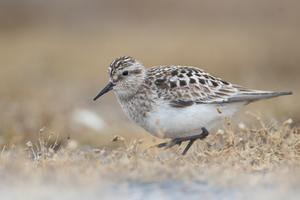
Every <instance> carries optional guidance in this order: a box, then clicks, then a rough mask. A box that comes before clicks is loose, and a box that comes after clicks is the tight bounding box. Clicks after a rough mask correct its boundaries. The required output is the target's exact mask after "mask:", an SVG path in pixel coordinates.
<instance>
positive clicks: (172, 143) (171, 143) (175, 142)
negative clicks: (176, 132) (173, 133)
mask: <svg viewBox="0 0 300 200" xmlns="http://www.w3.org/2000/svg"><path fill="white" fill-rule="evenodd" d="M201 130H202V133H201V134H199V135H193V136H187V137H181V138H174V139H172V140H171V141H169V142H164V143H160V144H158V145H157V147H159V148H162V147H165V148H166V149H168V148H171V147H173V146H175V145H178V146H180V145H181V143H182V142H186V141H189V143H188V145H187V146H186V147H185V149H184V150H183V152H182V155H185V154H186V153H187V152H188V150H189V149H190V147H191V146H192V145H193V143H194V142H195V141H196V140H197V139H200V140H203V139H205V138H206V137H207V136H208V135H209V132H208V131H207V129H206V128H204V127H203V128H201Z"/></svg>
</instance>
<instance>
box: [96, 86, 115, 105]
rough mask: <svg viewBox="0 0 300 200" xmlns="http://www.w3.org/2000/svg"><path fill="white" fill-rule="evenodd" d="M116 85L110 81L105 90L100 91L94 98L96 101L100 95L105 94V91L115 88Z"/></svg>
mask: <svg viewBox="0 0 300 200" xmlns="http://www.w3.org/2000/svg"><path fill="white" fill-rule="evenodd" d="M114 86H115V84H113V83H112V82H109V83H108V84H107V85H106V86H105V88H103V90H101V92H99V94H98V95H97V96H96V97H95V98H94V99H93V100H94V101H96V100H97V99H98V98H99V97H101V96H102V95H104V94H105V93H107V92H109V91H110V90H112V89H113V87H114Z"/></svg>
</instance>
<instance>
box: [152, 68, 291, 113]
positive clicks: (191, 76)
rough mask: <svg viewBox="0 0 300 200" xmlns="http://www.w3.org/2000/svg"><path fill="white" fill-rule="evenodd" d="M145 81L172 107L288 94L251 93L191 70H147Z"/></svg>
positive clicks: (199, 71) (193, 69)
mask: <svg viewBox="0 0 300 200" xmlns="http://www.w3.org/2000/svg"><path fill="white" fill-rule="evenodd" d="M147 77H148V81H150V82H151V83H153V84H151V85H152V88H153V87H154V88H153V89H154V90H155V91H157V93H158V97H159V98H161V99H163V100H165V101H169V104H170V105H171V106H173V107H187V106H190V105H192V104H194V103H197V104H220V103H232V102H245V103H249V102H252V101H256V100H260V99H265V98H272V97H276V96H281V95H288V94H291V93H290V92H269V91H260V90H251V89H247V88H244V87H242V86H239V85H234V84H231V83H229V82H226V81H223V80H222V79H220V78H216V77H214V76H212V75H210V74H208V73H206V72H204V71H203V70H201V69H199V68H195V67H178V66H169V67H155V68H151V69H149V71H148V76H147Z"/></svg>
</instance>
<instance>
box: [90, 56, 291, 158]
mask: <svg viewBox="0 0 300 200" xmlns="http://www.w3.org/2000/svg"><path fill="white" fill-rule="evenodd" d="M108 74H109V81H108V84H107V85H106V86H105V87H104V88H103V89H102V90H101V91H100V92H99V93H98V95H97V96H96V97H95V98H94V99H93V100H94V101H96V100H97V99H98V98H99V97H101V96H102V95H104V94H106V93H107V92H109V91H111V90H112V91H113V92H114V94H115V96H116V97H117V100H118V102H119V104H120V105H121V107H122V109H123V111H124V113H125V114H126V115H127V117H128V118H129V119H130V120H132V121H133V122H134V123H136V124H137V125H139V126H140V127H142V128H144V129H145V130H146V131H148V132H149V133H150V134H152V135H153V136H155V137H158V138H162V139H169V141H168V142H163V143H160V144H158V145H157V147H159V148H163V147H164V148H166V149H167V148H171V147H173V146H175V145H178V146H180V145H181V144H182V143H183V142H187V145H186V147H185V148H184V150H183V152H182V155H185V154H186V153H187V152H188V150H189V149H190V147H191V146H192V145H193V143H194V142H195V141H196V140H198V139H199V140H203V139H205V138H206V137H207V136H208V135H209V130H211V129H213V128H215V127H216V126H218V124H220V122H222V119H224V118H228V117H232V116H233V115H234V114H235V113H236V112H237V111H238V110H240V109H241V108H242V107H243V106H245V105H247V104H249V103H251V102H254V101H258V100H262V99H268V98H273V97H278V96H282V95H291V94H292V92H273V91H262V90H253V89H248V88H246V87H243V86H240V85H237V84H233V83H230V82H228V81H224V80H222V79H221V78H217V77H215V76H213V75H211V74H209V73H207V72H205V71H204V70H202V69H200V68H198V67H193V66H178V65H162V66H154V67H150V68H146V67H145V66H144V65H143V64H142V63H141V62H140V61H138V60H137V59H135V58H134V57H131V56H123V57H119V58H117V59H115V60H113V62H112V63H111V64H110V66H109V68H108Z"/></svg>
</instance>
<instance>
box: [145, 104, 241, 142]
mask: <svg viewBox="0 0 300 200" xmlns="http://www.w3.org/2000/svg"><path fill="white" fill-rule="evenodd" d="M242 105H243V104H242V103H235V104H225V105H223V106H218V105H215V104H194V105H192V106H188V107H184V108H174V107H171V106H169V105H168V104H160V105H159V106H158V107H156V108H155V109H154V110H153V111H152V112H150V114H149V116H148V118H147V121H146V122H147V123H146V127H144V128H145V129H146V130H148V131H149V132H150V133H152V134H153V135H155V136H157V137H163V138H177V137H183V136H191V135H196V134H200V133H201V128H202V127H205V128H207V129H208V130H210V129H211V128H214V127H215V126H217V125H218V124H219V122H222V121H223V119H224V118H225V117H230V116H232V115H233V114H234V113H235V112H236V111H237V110H238V109H239V108H240V107H241V106H242Z"/></svg>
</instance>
